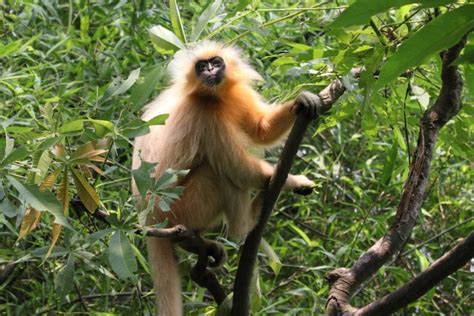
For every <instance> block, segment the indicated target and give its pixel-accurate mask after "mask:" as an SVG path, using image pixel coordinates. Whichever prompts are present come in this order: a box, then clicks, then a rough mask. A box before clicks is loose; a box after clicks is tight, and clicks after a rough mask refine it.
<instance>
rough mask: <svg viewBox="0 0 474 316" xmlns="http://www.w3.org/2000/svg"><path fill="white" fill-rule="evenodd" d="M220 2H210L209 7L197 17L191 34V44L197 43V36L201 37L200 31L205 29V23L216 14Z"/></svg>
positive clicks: (217, 0) (218, 0) (220, 0)
mask: <svg viewBox="0 0 474 316" xmlns="http://www.w3.org/2000/svg"><path fill="white" fill-rule="evenodd" d="M221 4H222V0H216V1H214V2H210V3H209V5H208V6H207V7H206V8H205V9H204V11H203V12H202V13H201V15H200V16H199V18H198V20H197V23H196V26H195V27H194V30H193V34H192V35H191V40H192V41H193V42H195V41H197V40H198V38H199V35H201V33H202V31H204V28H205V27H206V25H207V23H209V21H210V20H211V19H212V18H213V17H214V15H215V14H216V13H217V10H219V8H220V7H221Z"/></svg>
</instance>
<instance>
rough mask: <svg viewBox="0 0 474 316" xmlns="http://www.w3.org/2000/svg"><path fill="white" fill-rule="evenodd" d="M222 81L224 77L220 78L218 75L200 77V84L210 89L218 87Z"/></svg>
mask: <svg viewBox="0 0 474 316" xmlns="http://www.w3.org/2000/svg"><path fill="white" fill-rule="evenodd" d="M222 79H224V76H221V75H220V74H219V73H216V74H209V75H203V76H201V81H202V83H204V85H206V86H210V87H214V86H217V85H219V84H220V83H221V82H222Z"/></svg>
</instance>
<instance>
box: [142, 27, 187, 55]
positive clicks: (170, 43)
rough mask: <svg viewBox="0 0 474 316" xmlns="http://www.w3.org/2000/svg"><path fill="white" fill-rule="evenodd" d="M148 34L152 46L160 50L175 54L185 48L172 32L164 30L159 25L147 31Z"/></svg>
mask: <svg viewBox="0 0 474 316" xmlns="http://www.w3.org/2000/svg"><path fill="white" fill-rule="evenodd" d="M148 33H149V34H150V38H151V41H152V42H153V44H155V45H156V46H157V47H159V48H161V49H164V50H166V51H173V52H175V51H177V50H180V49H184V48H185V47H184V44H183V43H182V42H181V41H180V40H179V38H178V37H177V36H176V35H175V34H174V33H173V32H171V31H170V30H168V29H165V28H164V27H162V26H161V25H156V26H153V27H152V28H151V29H149V30H148Z"/></svg>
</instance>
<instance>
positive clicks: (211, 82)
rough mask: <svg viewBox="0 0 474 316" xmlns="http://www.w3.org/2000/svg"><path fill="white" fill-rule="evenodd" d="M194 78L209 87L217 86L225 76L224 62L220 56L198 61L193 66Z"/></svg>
mask: <svg viewBox="0 0 474 316" xmlns="http://www.w3.org/2000/svg"><path fill="white" fill-rule="evenodd" d="M194 73H195V75H196V78H197V79H198V80H199V81H201V82H202V83H203V84H204V85H206V86H209V87H215V86H218V85H219V84H220V83H221V82H222V80H224V76H225V62H224V59H223V58H222V57H220V56H213V57H211V58H209V59H199V60H198V61H197V62H196V64H195V65H194Z"/></svg>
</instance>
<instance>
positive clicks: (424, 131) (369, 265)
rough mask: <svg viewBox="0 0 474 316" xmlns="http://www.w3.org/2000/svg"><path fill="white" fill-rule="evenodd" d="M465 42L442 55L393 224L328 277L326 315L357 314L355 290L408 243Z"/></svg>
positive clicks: (455, 92) (451, 104)
mask: <svg viewBox="0 0 474 316" xmlns="http://www.w3.org/2000/svg"><path fill="white" fill-rule="evenodd" d="M465 42H466V38H465V37H464V38H463V39H462V40H461V41H460V42H459V43H458V44H457V45H455V46H453V47H452V48H450V49H449V50H447V51H446V52H444V53H443V54H442V57H443V65H442V71H441V78H442V83H443V84H442V87H441V91H440V93H439V96H438V98H437V99H436V102H435V103H434V105H433V106H432V107H431V108H429V109H428V110H427V111H426V112H425V113H424V115H423V117H422V119H421V123H420V133H419V137H418V144H417V147H416V150H415V152H414V154H413V159H412V162H411V165H410V173H409V175H408V179H407V181H406V182H405V186H404V189H403V193H402V196H401V199H400V203H399V205H398V208H397V213H396V218H395V221H394V223H393V224H392V226H391V227H390V229H389V231H388V232H387V234H386V235H385V236H383V237H382V238H380V239H379V240H378V241H377V242H376V243H375V244H374V245H373V246H372V247H370V249H369V250H367V251H366V252H365V253H364V254H363V255H362V256H361V257H360V258H359V259H358V260H357V261H356V262H355V263H354V265H353V266H352V267H351V268H350V269H347V268H339V269H336V270H334V271H332V272H330V273H329V274H328V276H327V277H328V281H329V282H330V284H331V289H330V292H329V298H328V302H327V305H326V315H339V314H343V313H345V314H348V315H351V314H355V313H357V309H356V308H354V307H352V306H351V305H350V298H351V296H352V294H353V293H354V291H355V289H356V288H357V287H358V286H359V285H360V284H362V282H364V281H365V280H367V278H369V277H370V276H372V275H373V274H375V273H376V272H377V271H378V270H379V269H380V267H382V266H383V265H384V264H385V263H386V262H387V261H388V260H389V259H390V258H391V257H392V256H393V255H394V254H395V253H396V252H398V251H399V250H400V249H401V248H402V246H403V244H404V243H405V242H406V241H407V240H408V238H409V236H410V234H411V231H412V228H413V226H414V225H415V221H416V218H417V216H418V212H419V210H420V207H421V204H422V202H423V197H424V192H425V189H426V184H427V181H428V177H429V171H430V166H431V161H432V158H433V152H434V148H435V144H436V139H437V136H438V133H439V131H440V129H441V128H442V127H443V126H444V124H446V122H448V121H449V120H450V119H451V118H452V117H453V116H454V115H456V114H457V112H458V111H459V108H460V104H461V92H462V87H463V83H462V78H461V74H460V73H459V71H458V67H457V66H455V65H451V63H452V62H453V61H454V60H455V59H456V58H457V56H459V53H460V52H461V50H462V48H463V47H464V45H465Z"/></svg>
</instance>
